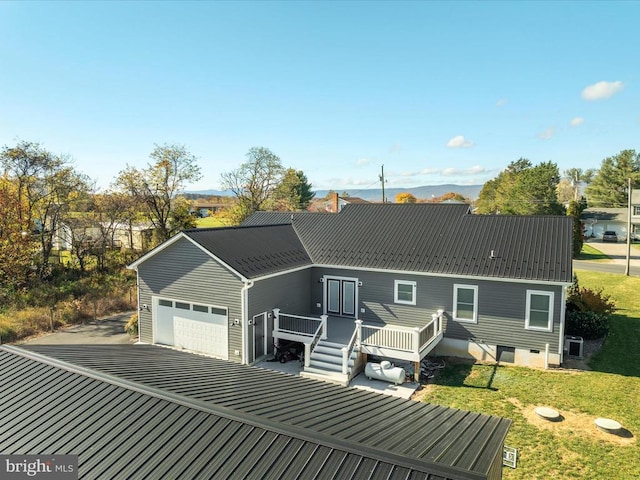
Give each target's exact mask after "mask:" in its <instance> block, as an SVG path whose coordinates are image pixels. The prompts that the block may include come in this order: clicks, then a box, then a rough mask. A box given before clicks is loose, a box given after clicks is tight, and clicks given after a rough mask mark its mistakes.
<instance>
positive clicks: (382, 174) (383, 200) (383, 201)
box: [379, 165, 386, 203]
mask: <svg viewBox="0 0 640 480" xmlns="http://www.w3.org/2000/svg"><path fill="white" fill-rule="evenodd" d="M379 177H380V181H381V182H382V203H385V202H386V199H385V196H384V165H382V166H381V173H380V175H379Z"/></svg>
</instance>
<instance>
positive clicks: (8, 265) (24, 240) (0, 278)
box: [0, 177, 36, 303]
mask: <svg viewBox="0 0 640 480" xmlns="http://www.w3.org/2000/svg"><path fill="white" fill-rule="evenodd" d="M18 190H19V189H18V186H17V184H16V183H15V182H12V181H10V180H9V179H8V178H6V177H0V286H1V287H0V288H1V289H2V291H0V298H3V297H6V296H7V294H8V293H9V292H11V291H14V290H15V289H16V288H17V287H20V286H22V285H24V284H25V283H27V281H28V277H29V271H30V269H29V266H30V265H31V264H32V260H33V255H34V254H35V252H36V249H35V247H34V242H33V241H32V240H33V239H32V236H31V232H28V231H26V230H23V229H22V224H21V222H20V219H21V218H22V217H24V216H26V215H27V214H26V212H24V211H23V210H24V209H25V205H24V203H23V202H20V200H19V195H18ZM3 303H4V302H3Z"/></svg>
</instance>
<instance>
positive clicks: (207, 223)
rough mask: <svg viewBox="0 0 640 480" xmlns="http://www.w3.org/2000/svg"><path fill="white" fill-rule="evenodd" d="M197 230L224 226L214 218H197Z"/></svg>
mask: <svg viewBox="0 0 640 480" xmlns="http://www.w3.org/2000/svg"><path fill="white" fill-rule="evenodd" d="M197 226H198V228H211V227H223V226H224V224H223V223H222V222H221V221H220V220H219V219H218V218H216V217H204V218H199V219H198V222H197Z"/></svg>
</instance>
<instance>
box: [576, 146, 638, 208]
mask: <svg viewBox="0 0 640 480" xmlns="http://www.w3.org/2000/svg"><path fill="white" fill-rule="evenodd" d="M629 178H630V179H631V182H632V183H635V184H637V183H638V182H640V154H638V153H636V151H635V150H622V151H621V152H620V153H619V154H617V155H615V156H613V157H608V158H605V159H604V160H603V161H602V164H601V166H600V170H598V172H597V173H596V175H595V176H594V178H593V180H592V181H591V183H590V184H589V186H588V187H587V190H586V194H587V201H588V203H589V206H590V207H610V208H615V207H618V208H619V207H626V206H627V201H628V196H627V195H628V192H627V184H628V179H629Z"/></svg>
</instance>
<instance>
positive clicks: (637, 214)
mask: <svg viewBox="0 0 640 480" xmlns="http://www.w3.org/2000/svg"><path fill="white" fill-rule="evenodd" d="M631 224H632V227H631V231H632V232H633V234H634V236H633V237H631V238H633V239H635V240H640V190H637V189H636V190H633V191H632V193H631Z"/></svg>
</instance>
